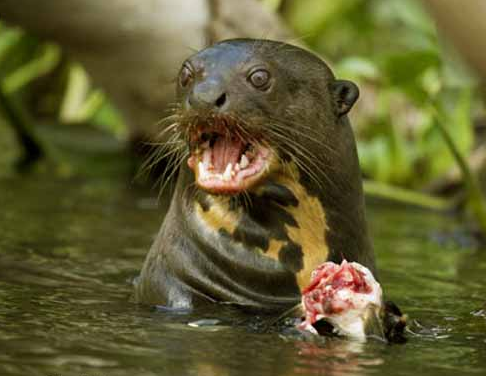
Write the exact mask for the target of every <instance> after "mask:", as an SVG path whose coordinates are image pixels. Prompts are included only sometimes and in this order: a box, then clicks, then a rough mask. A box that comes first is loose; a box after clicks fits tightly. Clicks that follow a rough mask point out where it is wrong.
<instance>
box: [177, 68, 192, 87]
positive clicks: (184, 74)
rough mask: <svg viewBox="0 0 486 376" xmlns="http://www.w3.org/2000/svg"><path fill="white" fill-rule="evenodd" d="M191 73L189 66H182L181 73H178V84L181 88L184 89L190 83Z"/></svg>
mask: <svg viewBox="0 0 486 376" xmlns="http://www.w3.org/2000/svg"><path fill="white" fill-rule="evenodd" d="M192 78H193V73H192V70H191V68H190V67H189V66H187V65H186V64H184V65H183V66H182V69H181V72H180V73H179V84H180V85H181V87H186V86H187V85H189V83H190V82H191V81H192Z"/></svg>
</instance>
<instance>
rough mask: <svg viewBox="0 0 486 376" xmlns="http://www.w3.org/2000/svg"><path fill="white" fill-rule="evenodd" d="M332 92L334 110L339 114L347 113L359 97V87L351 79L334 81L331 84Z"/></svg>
mask: <svg viewBox="0 0 486 376" xmlns="http://www.w3.org/2000/svg"><path fill="white" fill-rule="evenodd" d="M332 92H333V95H334V101H335V103H336V111H337V114H338V115H339V116H342V115H345V114H347V113H348V112H349V110H351V107H353V104H354V103H355V102H356V100H357V99H358V97H359V89H358V87H357V86H356V84H354V83H353V82H351V81H345V80H336V81H334V83H333V84H332Z"/></svg>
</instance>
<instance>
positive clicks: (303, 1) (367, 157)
mask: <svg viewBox="0 0 486 376" xmlns="http://www.w3.org/2000/svg"><path fill="white" fill-rule="evenodd" d="M262 1H263V2H264V4H265V6H267V7H269V8H271V9H273V10H274V11H276V12H279V13H280V14H281V16H282V17H283V18H284V20H285V21H286V22H287V24H288V25H289V26H290V28H291V29H293V31H295V34H296V35H297V36H298V40H299V41H300V42H302V43H305V44H307V45H308V46H309V47H310V48H312V49H313V50H315V51H316V52H318V53H319V54H321V55H322V56H323V57H324V58H325V60H327V61H328V62H329V63H330V64H331V66H332V67H333V69H334V70H335V72H336V75H337V76H339V77H341V78H346V79H350V80H353V81H355V82H356V83H357V84H358V85H359V87H360V88H361V98H360V101H359V102H358V105H357V108H356V109H355V110H353V111H352V122H353V125H354V127H355V131H356V135H357V141H358V150H359V155H360V160H361V165H362V169H363V173H364V176H365V177H366V178H367V179H369V181H374V182H380V183H386V184H387V185H391V186H395V187H403V188H407V189H409V190H413V191H415V192H422V193H434V194H435V193H441V194H443V193H447V192H449V191H450V189H449V188H450V187H451V186H454V185H457V180H458V179H457V178H454V176H457V175H458V172H457V164H458V162H460V159H461V158H463V159H465V160H466V159H467V158H469V156H471V155H472V154H473V151H474V150H475V149H477V148H478V146H480V145H481V142H482V137H483V136H484V135H483V134H484V129H483V128H484V126H485V123H484V120H483V119H484V107H483V102H482V101H481V95H480V92H479V85H478V80H477V79H476V78H475V77H474V76H473V75H472V74H471V72H469V71H468V70H467V69H466V67H465V65H464V63H463V62H462V61H461V59H460V58H458V57H457V54H456V53H455V52H454V51H453V50H452V48H451V46H450V45H448V44H447V43H445V42H444V41H443V40H442V39H441V38H440V37H439V36H438V34H437V31H436V28H435V26H434V23H433V21H432V20H431V19H430V17H429V16H428V15H427V13H426V12H425V11H424V9H423V8H422V6H421V4H420V2H417V1H415V0H340V1H335V0H299V1H281V0H262ZM0 20H1V16H0ZM0 79H1V93H2V99H3V100H2V102H1V104H2V107H4V108H3V109H4V111H2V112H1V114H2V115H0V116H3V117H4V118H3V120H2V119H1V118H0V147H1V148H2V152H1V154H2V155H3V156H2V155H0V168H2V169H4V168H5V169H7V168H12V166H13V163H12V161H14V159H15V158H17V162H18V161H19V160H18V156H19V151H18V146H17V144H16V143H15V142H14V141H13V138H12V137H13V136H12V132H10V131H9V130H8V128H7V127H6V126H5V125H6V119H5V114H6V113H8V108H9V107H10V108H11V110H13V111H14V112H15V113H17V114H21V115H20V117H19V119H17V120H16V122H17V125H16V129H17V132H20V133H25V134H26V135H27V136H28V137H32V138H33V139H34V140H35V139H37V138H38V135H37V127H38V126H39V125H38V124H40V123H48V124H50V129H51V131H52V128H55V127H64V128H63V129H65V128H66V127H70V128H72V129H76V128H79V127H88V128H91V129H97V130H100V131H102V132H104V133H107V134H109V135H111V136H113V138H114V139H118V140H124V139H125V138H126V137H127V129H126V126H125V124H124V123H123V121H122V118H121V116H120V115H119V114H118V112H117V110H116V109H115V108H114V107H113V106H112V105H111V104H110V100H109V98H107V97H106V96H105V95H104V94H103V92H102V91H101V90H100V89H98V88H96V87H93V86H92V84H91V83H90V79H89V77H88V76H87V74H86V73H85V71H84V70H83V68H82V67H81V66H80V65H79V64H78V63H77V62H74V61H70V60H69V59H67V58H65V56H64V54H63V52H62V50H61V49H60V48H59V47H58V46H56V45H54V44H49V43H45V42H41V41H39V40H38V39H36V37H35V36H33V35H31V34H27V33H25V32H23V31H22V30H21V29H18V28H10V27H7V26H6V25H5V24H3V23H2V24H0ZM5 107H7V108H5ZM9 121H10V122H12V119H10V120H9ZM13 121H15V120H13ZM53 124H54V125H53ZM444 131H445V132H446V134H448V135H449V136H450V141H452V145H451V142H449V143H448V142H446V141H447V140H445V139H444V134H443V132H444ZM54 133H55V129H54ZM41 138H42V137H41ZM39 142H40V143H41V141H39ZM451 146H452V149H454V148H455V149H456V150H451ZM50 147H51V146H50V145H49V139H47V140H44V142H43V148H46V149H47V150H49V148H50ZM454 153H455V154H456V155H455V156H454ZM54 154H55V152H54ZM458 157H459V161H458ZM2 161H3V162H2ZM24 162H25V161H24ZM2 163H3V164H2ZM19 165H20V166H22V161H20V163H18V164H17V167H18V166H19ZM463 167H464V166H463ZM459 175H460V174H459ZM473 178H474V179H476V177H475V176H473ZM460 183H461V179H459V185H461V184H460ZM474 184H475V183H474V182H473V185H474ZM476 188H477V187H476ZM369 190H373V187H372V186H370V187H369ZM397 192H400V191H397ZM454 192H455V191H454ZM392 196H393V194H392ZM398 196H399V195H398ZM423 197H426V196H422V198H423ZM476 198H477V197H476ZM418 200H419V201H420V197H419V198H418ZM412 201H413V196H412ZM425 203H426V204H427V203H431V206H434V205H435V203H436V201H427V199H426V200H425ZM475 205H476V207H477V206H478V205H479V206H481V205H483V204H478V203H477V202H476V204H475Z"/></svg>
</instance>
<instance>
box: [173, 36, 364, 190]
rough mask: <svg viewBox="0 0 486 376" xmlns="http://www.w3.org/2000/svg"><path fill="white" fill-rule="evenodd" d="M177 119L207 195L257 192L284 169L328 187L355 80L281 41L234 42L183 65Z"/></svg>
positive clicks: (191, 163)
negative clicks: (337, 75)
mask: <svg viewBox="0 0 486 376" xmlns="http://www.w3.org/2000/svg"><path fill="white" fill-rule="evenodd" d="M177 87H178V101H179V103H180V110H179V115H180V120H179V122H180V124H181V126H182V128H183V129H184V134H185V136H186V140H187V141H188V145H189V148H190V157H189V159H188V165H189V167H190V169H191V170H192V171H193V172H194V177H195V182H196V184H197V186H198V187H199V188H200V189H201V190H204V191H206V192H208V193H210V194H229V195H235V194H239V193H242V192H248V191H255V190H257V189H258V188H259V187H260V186H261V185H262V184H264V183H266V182H268V181H271V180H272V178H273V177H275V176H277V175H279V174H280V175H281V174H293V176H295V171H292V169H294V170H295V169H298V170H299V173H300V176H302V177H304V178H307V179H308V180H312V181H313V184H314V185H315V187H316V188H320V189H322V188H324V185H325V180H326V179H329V178H331V177H330V176H328V175H329V171H326V169H327V168H328V166H332V164H333V163H334V162H333V161H332V159H333V158H335V159H337V161H336V163H337V165H336V166H334V167H338V165H340V164H341V163H342V161H340V160H339V159H340V157H342V159H345V158H349V157H348V155H347V154H348V153H349V152H348V151H346V150H344V151H343V152H344V153H345V154H344V155H341V156H339V155H336V153H339V152H340V151H339V150H337V148H336V146H335V145H334V144H335V143H336V142H338V141H337V140H336V137H339V134H340V133H341V131H340V130H337V131H336V129H335V128H336V127H340V126H341V127H342V126H343V125H342V124H341V123H342V119H343V118H345V115H346V113H347V112H348V111H349V110H350V109H351V107H352V105H353V104H354V102H355V101H356V99H357V98H358V89H357V87H356V85H354V84H353V83H351V82H349V81H341V80H335V79H334V77H333V75H332V72H331V71H330V69H329V68H328V67H327V65H326V64H325V63H324V62H323V61H322V60H320V59H319V58H317V57H316V56H314V55H313V54H311V53H309V52H307V51H305V50H302V49H300V48H297V47H294V46H290V45H286V44H283V43H279V42H270V41H257V40H244V39H237V40H229V41H224V42H221V43H218V44H216V45H214V46H212V47H209V48H207V49H205V50H203V51H201V52H199V53H197V54H195V55H194V56H192V57H190V58H189V59H187V61H185V62H184V64H183V66H182V68H181V70H180V73H179V78H178V85H177Z"/></svg>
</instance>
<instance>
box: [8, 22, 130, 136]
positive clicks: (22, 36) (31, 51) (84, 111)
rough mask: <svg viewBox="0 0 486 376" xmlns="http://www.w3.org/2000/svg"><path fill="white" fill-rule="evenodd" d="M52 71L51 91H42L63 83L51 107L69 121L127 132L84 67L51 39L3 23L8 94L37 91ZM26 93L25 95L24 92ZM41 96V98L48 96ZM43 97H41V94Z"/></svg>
mask: <svg viewBox="0 0 486 376" xmlns="http://www.w3.org/2000/svg"><path fill="white" fill-rule="evenodd" d="M49 74H51V76H49V80H51V81H55V82H54V84H51V85H50V89H51V91H50V92H49V91H47V92H41V93H39V95H43V96H45V97H46V98H49V97H50V96H53V95H54V93H53V92H52V91H53V90H54V88H56V87H60V88H61V89H60V93H59V95H58V98H55V99H54V100H53V101H52V100H51V101H48V100H45V102H47V103H50V108H48V111H49V112H50V113H52V114H53V115H54V116H55V117H56V118H57V120H58V121H59V122H61V123H65V124H79V123H90V124H92V125H94V126H95V127H98V128H100V129H103V130H105V131H108V132H109V133H111V134H114V135H115V136H117V137H119V138H123V137H125V136H126V126H125V124H124V123H123V121H122V119H121V116H120V115H119V114H118V112H117V110H116V109H114V108H113V106H112V105H111V104H110V103H109V101H108V100H106V98H105V95H104V94H103V93H102V92H101V91H100V90H99V89H96V88H93V87H92V85H91V83H90V80H89V77H88V76H87V74H86V73H85V71H84V69H83V68H82V67H81V66H80V65H79V64H76V63H71V62H67V61H65V59H64V60H63V59H62V52H61V49H60V48H59V47H58V46H56V45H54V44H51V43H41V42H39V41H38V40H37V39H36V38H35V37H33V36H31V35H29V34H26V33H24V32H23V31H21V30H20V29H14V28H7V27H5V26H3V25H2V24H1V23H0V85H1V88H2V90H3V92H4V93H5V95H8V96H12V97H15V98H18V99H19V100H20V101H22V99H24V97H29V96H32V95H34V96H35V95H37V93H32V92H31V91H32V90H31V89H32V84H33V83H34V82H36V81H37V80H39V79H42V77H45V76H46V75H49ZM24 94H25V95H24ZM46 98H41V99H46ZM37 99H39V98H37Z"/></svg>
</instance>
